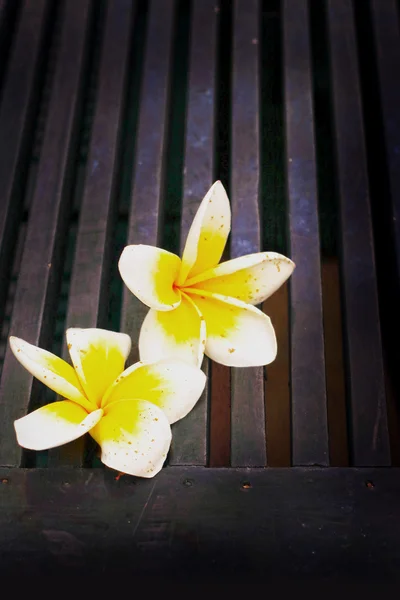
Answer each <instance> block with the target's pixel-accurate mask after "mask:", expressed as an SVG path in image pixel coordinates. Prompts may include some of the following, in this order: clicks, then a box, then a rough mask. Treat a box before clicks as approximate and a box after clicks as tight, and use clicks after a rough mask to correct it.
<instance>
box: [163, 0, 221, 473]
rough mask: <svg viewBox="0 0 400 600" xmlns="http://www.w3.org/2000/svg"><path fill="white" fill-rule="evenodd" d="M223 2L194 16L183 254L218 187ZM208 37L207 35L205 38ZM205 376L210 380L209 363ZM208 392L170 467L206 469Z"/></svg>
mask: <svg viewBox="0 0 400 600" xmlns="http://www.w3.org/2000/svg"><path fill="white" fill-rule="evenodd" d="M216 9H218V2H215V0H205V1H202V2H195V3H194V4H193V10H192V23H191V47H190V67H189V69H190V70H189V90H188V105H187V123H186V139H185V158H184V182H183V200H182V217H181V251H183V248H184V245H185V241H186V237H187V234H188V232H189V228H190V225H191V223H192V221H193V218H194V216H195V214H196V211H197V208H198V206H199V204H200V202H201V200H202V199H203V196H204V195H205V194H206V192H207V190H208V189H209V188H210V186H211V185H212V183H213V171H214V111H215V79H216V59H217V56H216V50H217V48H216V42H217V39H216V37H217V13H216ZM205 31H206V32H207V35H204V32H205ZM203 370H204V372H205V373H206V375H208V373H209V361H208V359H207V358H205V360H204V366H203ZM208 415H209V392H208V386H207V387H206V389H205V391H204V393H203V395H202V397H201V398H200V400H199V402H198V403H197V405H196V407H195V408H194V409H193V410H192V412H191V413H190V414H189V415H188V416H187V417H186V418H185V419H183V420H181V421H179V422H178V423H176V425H174V427H173V438H172V446H171V454H170V464H183V465H187V464H192V465H206V464H207V430H208Z"/></svg>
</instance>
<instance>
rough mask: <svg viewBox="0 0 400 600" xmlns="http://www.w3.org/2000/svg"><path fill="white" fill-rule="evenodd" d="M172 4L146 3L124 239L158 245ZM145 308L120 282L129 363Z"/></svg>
mask: <svg viewBox="0 0 400 600" xmlns="http://www.w3.org/2000/svg"><path fill="white" fill-rule="evenodd" d="M174 8H175V2H174V0H152V1H151V3H150V8H149V12H150V14H149V17H148V29H147V39H146V51H145V59H144V60H145V62H144V72H143V81H142V91H141V97H140V109H139V125H138V134H137V141H136V153H135V162H134V167H133V168H134V176H133V184H132V194H131V208H130V216H129V231H128V239H127V243H128V244H149V245H150V246H157V245H158V242H159V237H160V215H161V211H162V203H163V183H164V171H165V160H164V159H165V154H166V152H167V150H168V149H167V148H166V134H167V125H168V123H167V119H168V104H169V75H170V63H171V48H172V36H173V16H174ZM147 311H148V308H147V306H145V305H144V304H142V303H141V302H140V300H138V299H137V298H136V297H135V296H133V294H132V293H131V292H130V291H129V290H128V289H127V288H126V287H125V286H124V295H123V306H122V317H121V330H122V331H125V332H126V333H128V334H129V335H130V336H131V338H132V352H131V356H130V359H129V362H131V363H133V362H135V361H137V360H138V359H139V351H138V346H137V342H138V339H139V332H140V328H141V326H142V322H143V319H144V317H145V316H146V314H147Z"/></svg>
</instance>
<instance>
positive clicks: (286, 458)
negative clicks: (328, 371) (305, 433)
mask: <svg viewBox="0 0 400 600" xmlns="http://www.w3.org/2000/svg"><path fill="white" fill-rule="evenodd" d="M263 311H264V312H265V313H266V314H267V315H268V316H269V317H270V318H271V321H272V324H273V326H274V327H275V333H276V340H277V342H278V355H277V357H276V359H275V360H274V362H273V363H272V364H270V365H268V367H267V369H266V377H265V412H266V431H267V456H268V466H270V467H290V463H291V455H290V452H291V431H290V387H289V383H290V345H289V285H288V283H285V284H284V285H283V286H282V287H281V288H279V290H277V291H276V292H275V294H273V295H272V296H270V298H268V299H267V300H266V301H265V302H264V304H263Z"/></svg>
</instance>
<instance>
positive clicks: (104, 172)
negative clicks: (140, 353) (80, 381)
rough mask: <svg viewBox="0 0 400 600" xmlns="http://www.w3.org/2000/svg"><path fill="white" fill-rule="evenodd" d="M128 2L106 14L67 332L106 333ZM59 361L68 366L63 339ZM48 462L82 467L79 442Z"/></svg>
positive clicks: (116, 2)
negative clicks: (99, 330) (83, 329)
mask: <svg viewBox="0 0 400 600" xmlns="http://www.w3.org/2000/svg"><path fill="white" fill-rule="evenodd" d="M131 11H132V2H131V0H114V1H113V2H112V3H110V4H109V6H108V10H107V14H106V29H105V32H104V42H103V47H102V52H101V61H100V69H99V87H98V92H97V104H96V109H95V115H94V122H93V130H92V135H91V142H90V151H89V157H88V163H87V166H86V177H85V183H84V190H83V198H82V206H81V211H80V216H79V225H78V235H77V241H76V247H75V254H74V264H73V269H72V276H71V283H70V289H69V296H68V310H67V317H66V322H65V327H66V328H67V327H103V328H107V324H108V323H107V310H108V292H109V280H110V270H111V265H110V246H111V243H112V240H113V238H112V235H113V227H114V224H115V215H116V208H117V206H116V201H115V200H116V198H115V188H116V178H117V174H118V166H119V160H118V159H119V140H120V134H121V116H122V108H123V102H124V83H125V76H126V67H127V59H128V50H129V39H130V32H131V24H132V14H131ZM63 358H64V360H67V361H69V352H68V349H67V347H66V339H64V345H63ZM49 461H50V463H51V464H52V465H53V466H56V464H58V463H63V464H66V465H71V464H75V465H76V466H83V461H84V455H83V440H82V439H79V440H76V442H73V443H71V444H67V445H66V446H63V447H62V448H57V449H55V450H53V451H51V452H50V454H49Z"/></svg>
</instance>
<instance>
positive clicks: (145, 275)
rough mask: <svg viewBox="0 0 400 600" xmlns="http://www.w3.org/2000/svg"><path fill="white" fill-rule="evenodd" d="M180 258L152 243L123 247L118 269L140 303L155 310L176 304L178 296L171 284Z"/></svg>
mask: <svg viewBox="0 0 400 600" xmlns="http://www.w3.org/2000/svg"><path fill="white" fill-rule="evenodd" d="M180 266H181V259H180V258H179V256H176V255H175V254H171V252H167V251H166V250H161V249H160V248H155V247H154V246H143V245H137V246H126V248H124V250H123V251H122V254H121V257H120V259H119V263H118V268H119V272H120V274H121V277H122V279H123V280H124V283H125V285H126V286H127V288H128V289H130V291H131V292H132V294H135V296H137V297H138V298H139V300H141V301H142V302H143V303H144V304H146V305H147V306H149V307H150V308H154V309H156V310H172V309H174V308H176V307H177V306H179V304H180V302H181V295H180V292H179V290H177V289H176V288H175V287H174V283H175V281H176V280H177V278H178V274H179V269H180Z"/></svg>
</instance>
